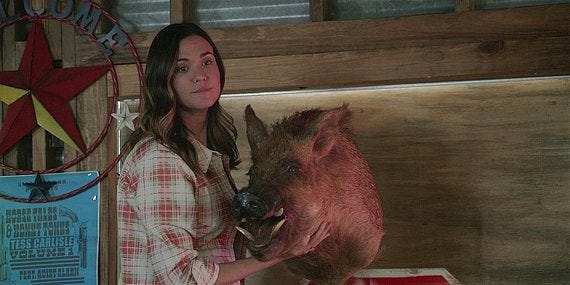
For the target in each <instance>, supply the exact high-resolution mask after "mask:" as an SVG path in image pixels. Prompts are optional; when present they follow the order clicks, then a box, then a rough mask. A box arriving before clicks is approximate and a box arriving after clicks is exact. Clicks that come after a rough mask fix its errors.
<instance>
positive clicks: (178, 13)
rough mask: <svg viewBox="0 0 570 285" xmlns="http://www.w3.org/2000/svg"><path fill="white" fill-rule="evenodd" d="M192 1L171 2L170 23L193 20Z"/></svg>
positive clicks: (177, 0) (178, 0)
mask: <svg viewBox="0 0 570 285" xmlns="http://www.w3.org/2000/svg"><path fill="white" fill-rule="evenodd" d="M192 2H193V1H192V0H185V1H184V0H173V1H170V23H181V22H188V21H191V20H192Z"/></svg>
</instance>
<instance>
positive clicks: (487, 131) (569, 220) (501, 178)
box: [222, 77, 570, 285]
mask: <svg viewBox="0 0 570 285" xmlns="http://www.w3.org/2000/svg"><path fill="white" fill-rule="evenodd" d="M343 103H348V104H349V109H350V110H351V111H352V112H353V119H352V126H353V130H354V132H355V138H356V142H357V144H358V145H359V146H360V148H361V150H362V152H363V154H364V156H365V158H366V159H367V160H368V162H369V164H370V166H371V169H372V173H373V174H374V177H375V179H376V183H377V186H378V194H379V195H380V197H381V198H382V204H383V210H384V217H385V220H384V222H385V229H386V235H385V237H384V241H383V246H382V250H381V256H380V258H379V259H378V260H377V261H376V262H375V263H374V264H372V265H371V266H370V267H371V268H433V267H436V268H441V267H443V268H447V269H448V270H449V271H450V272H451V273H452V274H453V275H454V276H455V277H456V278H458V280H460V281H461V282H464V284H563V283H564V282H566V281H568V280H570V273H569V272H568V270H567V268H568V265H569V264H570V255H569V254H568V250H567V248H568V236H569V235H570V216H569V215H568V214H569V213H570V206H569V205H570V204H569V203H568V202H569V201H570V192H569V191H568V189H570V172H569V171H568V170H569V169H570V116H569V114H570V77H566V78H560V79H536V80H513V81H496V82H470V83H461V84H442V85H439V84H435V85H429V86H415V87H414V86H402V87H388V88H381V89H371V90H353V91H342V90H336V91H324V92H307V93H289V94H276V95H264V96H236V97H225V98H223V99H222V104H223V106H224V107H225V108H226V109H227V110H228V111H229V112H230V113H231V114H232V116H233V117H234V119H235V120H236V126H237V127H238V132H239V136H240V137H239V139H238V147H239V149H240V151H241V157H242V160H243V162H242V165H240V166H238V170H236V171H234V178H235V179H236V182H237V183H238V184H239V186H245V185H247V179H248V178H247V175H245V173H246V172H247V169H248V167H249V165H250V160H249V146H248V144H247V139H246V135H245V122H244V119H243V111H244V109H245V106H247V105H248V104H251V106H252V107H253V108H254V110H255V111H256V113H257V115H258V116H259V117H260V118H261V119H262V120H264V121H265V123H266V124H267V125H268V126H269V125H270V123H272V122H276V121H278V120H280V119H281V118H282V117H283V116H285V115H289V114H291V113H292V112H294V111H297V110H303V109H307V108H312V107H320V108H332V107H337V106H340V105H342V104H343ZM292 280H293V279H292V278H291V277H290V276H288V275H287V274H285V273H284V271H283V268H281V267H278V268H277V269H275V270H270V271H269V272H264V273H262V274H257V275H256V276H255V277H254V278H252V279H251V281H250V282H249V283H248V284H283V285H285V284H296V283H294V282H293V281H292Z"/></svg>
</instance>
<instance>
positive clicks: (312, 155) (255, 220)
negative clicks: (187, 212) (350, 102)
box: [232, 105, 384, 284]
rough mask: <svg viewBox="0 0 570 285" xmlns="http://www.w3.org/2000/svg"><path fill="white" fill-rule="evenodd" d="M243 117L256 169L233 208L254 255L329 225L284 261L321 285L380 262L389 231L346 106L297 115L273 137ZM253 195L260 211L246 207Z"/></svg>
mask: <svg viewBox="0 0 570 285" xmlns="http://www.w3.org/2000/svg"><path fill="white" fill-rule="evenodd" d="M245 113H246V123H247V135H248V140H249V143H250V147H251V156H252V160H253V166H252V167H251V169H250V172H249V175H250V181H249V186H248V187H246V188H244V189H242V191H240V194H241V198H243V199H242V200H240V198H238V196H240V194H238V195H237V196H236V199H234V204H233V208H232V210H233V213H234V216H235V217H236V218H238V219H241V220H242V222H241V224H240V228H239V230H240V231H241V232H242V233H244V232H245V233H244V235H246V236H249V239H250V241H249V244H248V248H249V249H250V252H251V253H252V254H253V255H254V256H255V257H256V258H257V259H259V260H270V259H272V258H274V257H277V256H279V255H281V254H283V253H284V251H286V250H287V249H289V248H290V247H291V246H292V244H294V243H298V242H299V241H301V240H302V238H303V237H305V236H307V235H310V234H311V233H314V232H315V231H316V229H317V227H318V226H319V225H320V224H321V222H322V221H329V222H331V223H332V227H331V232H330V234H331V235H330V236H329V237H328V238H327V239H325V240H324V241H323V242H322V243H321V244H320V245H319V246H318V247H317V248H316V249H315V250H314V251H312V252H310V253H309V254H306V255H303V256H300V257H297V258H293V259H289V260H287V261H286V264H287V267H288V268H289V269H290V270H291V272H293V273H295V274H298V275H300V276H303V277H305V278H307V279H309V280H312V281H313V282H315V283H317V284H342V283H344V282H345V281H346V280H348V278H349V277H350V276H351V275H352V274H353V273H355V272H356V271H358V270H359V269H361V268H364V267H366V266H368V265H369V264H370V263H371V262H372V261H373V260H374V259H375V257H376V255H377V253H378V250H379V247H380V241H381V239H382V236H383V234H384V230H383V225H382V211H381V208H380V200H379V198H378V194H377V192H376V186H375V184H374V180H373V177H372V174H371V172H370V168H369V166H368V164H367V162H366V161H365V160H364V158H363V156H362V154H361V153H360V151H359V150H358V147H357V145H356V144H355V142H354V140H353V138H352V134H351V132H350V130H349V126H348V125H349V118H350V112H349V111H348V106H347V105H343V106H342V107H339V108H336V109H331V110H319V109H312V110H307V111H303V112H297V113H295V114H293V115H292V116H290V117H288V118H285V119H283V120H282V121H281V122H279V123H276V124H274V125H273V126H272V127H273V128H272V129H273V131H272V132H271V134H269V133H268V132H267V130H266V127H265V125H264V123H263V122H262V121H261V120H260V119H259V118H258V117H257V116H256V115H255V112H254V111H253V109H252V108H251V107H250V106H247V108H246V112H245ZM245 193H247V194H245ZM244 195H245V196H244ZM244 197H245V198H244ZM251 197H253V199H255V200H259V201H258V202H259V204H258V205H257V208H255V207H256V205H254V206H253V207H254V208H253V209H249V208H247V207H248V206H247V205H249V204H251V203H249V202H251V199H250V198H251ZM244 200H247V201H245V202H244ZM254 204H255V203H254ZM240 207H246V208H247V209H243V208H240ZM281 208H283V210H281ZM259 209H261V210H262V211H261V212H256V211H257V210H259ZM283 219H284V220H285V222H281V223H283V225H282V227H279V226H275V225H276V224H279V222H280V221H281V220H283ZM275 228H277V229H275Z"/></svg>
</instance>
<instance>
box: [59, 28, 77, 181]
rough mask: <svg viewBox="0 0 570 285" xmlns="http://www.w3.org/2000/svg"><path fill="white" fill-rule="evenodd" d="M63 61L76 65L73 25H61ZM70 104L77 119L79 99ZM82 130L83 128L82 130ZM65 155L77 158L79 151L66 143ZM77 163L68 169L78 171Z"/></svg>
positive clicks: (67, 64) (72, 65) (67, 158)
mask: <svg viewBox="0 0 570 285" xmlns="http://www.w3.org/2000/svg"><path fill="white" fill-rule="evenodd" d="M61 39H62V41H61V61H62V65H63V68H68V67H75V28H74V27H73V26H71V25H62V27H61ZM69 106H70V107H71V110H72V111H73V113H74V115H75V118H76V119H77V111H76V110H77V99H76V98H73V99H71V100H70V101H69ZM80 132H81V130H80ZM63 149H64V152H63V157H64V161H65V162H68V161H70V160H73V159H75V157H77V155H78V153H77V151H75V149H73V148H72V147H70V146H68V145H67V144H64V148H63ZM76 170H77V165H74V166H72V167H70V168H68V169H67V171H76Z"/></svg>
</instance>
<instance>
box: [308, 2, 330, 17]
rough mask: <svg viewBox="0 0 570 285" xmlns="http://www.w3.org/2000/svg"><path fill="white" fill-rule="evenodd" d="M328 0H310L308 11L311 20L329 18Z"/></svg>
mask: <svg viewBox="0 0 570 285" xmlns="http://www.w3.org/2000/svg"><path fill="white" fill-rule="evenodd" d="M329 1H330V0H310V2H309V13H310V18H311V21H313V22H322V21H328V20H330V10H329V9H330V8H329V7H330V6H329Z"/></svg>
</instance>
